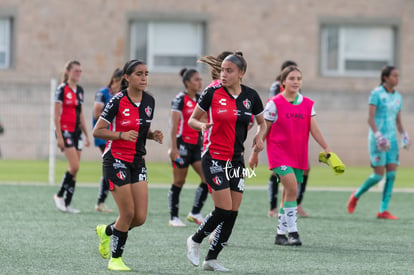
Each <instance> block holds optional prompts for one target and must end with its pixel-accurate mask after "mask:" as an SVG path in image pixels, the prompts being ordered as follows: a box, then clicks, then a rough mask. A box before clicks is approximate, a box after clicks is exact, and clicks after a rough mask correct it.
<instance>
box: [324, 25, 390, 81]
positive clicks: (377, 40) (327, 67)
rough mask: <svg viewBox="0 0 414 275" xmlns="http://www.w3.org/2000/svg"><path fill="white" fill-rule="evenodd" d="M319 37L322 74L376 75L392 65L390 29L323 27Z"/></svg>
mask: <svg viewBox="0 0 414 275" xmlns="http://www.w3.org/2000/svg"><path fill="white" fill-rule="evenodd" d="M321 38H322V41H321V45H322V47H321V50H322V52H321V57H322V62H321V65H322V74H323V75H327V76H371V75H375V76H376V75H377V74H378V71H380V70H381V68H382V67H383V66H384V65H388V64H393V65H394V63H395V52H396V28H394V27H393V26H389V27H387V26H383V27H381V26H375V27H371V26H341V25H325V26H323V27H322V35H321Z"/></svg>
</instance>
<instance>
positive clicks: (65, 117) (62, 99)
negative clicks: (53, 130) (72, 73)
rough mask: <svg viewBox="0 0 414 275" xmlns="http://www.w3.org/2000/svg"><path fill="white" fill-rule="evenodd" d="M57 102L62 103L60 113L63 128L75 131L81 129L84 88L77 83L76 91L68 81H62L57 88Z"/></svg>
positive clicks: (63, 129)
mask: <svg viewBox="0 0 414 275" xmlns="http://www.w3.org/2000/svg"><path fill="white" fill-rule="evenodd" d="M55 102H59V103H62V111H61V113H60V128H61V130H62V131H69V132H75V130H77V129H80V113H81V110H82V103H83V88H82V87H81V86H79V85H77V86H76V91H73V90H72V89H71V88H70V87H69V85H68V84H67V83H62V84H60V85H59V87H58V88H57V89H56V94H55Z"/></svg>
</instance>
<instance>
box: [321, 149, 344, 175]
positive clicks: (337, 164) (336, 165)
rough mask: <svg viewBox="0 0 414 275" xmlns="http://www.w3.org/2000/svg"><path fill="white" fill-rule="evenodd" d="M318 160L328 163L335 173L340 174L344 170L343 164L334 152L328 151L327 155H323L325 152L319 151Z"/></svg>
mask: <svg viewBox="0 0 414 275" xmlns="http://www.w3.org/2000/svg"><path fill="white" fill-rule="evenodd" d="M319 162H322V163H325V164H327V165H329V166H330V167H331V168H332V170H333V172H334V173H335V175H340V174H342V173H344V172H345V164H344V163H343V162H342V160H341V159H340V158H339V157H338V155H337V154H335V153H334V152H329V153H328V154H327V155H325V152H320V153H319Z"/></svg>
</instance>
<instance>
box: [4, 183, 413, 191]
mask: <svg viewBox="0 0 414 275" xmlns="http://www.w3.org/2000/svg"><path fill="white" fill-rule="evenodd" d="M0 185H21V186H50V185H49V184H48V183H42V182H27V181H25V182H20V181H7V182H4V181H0ZM54 186H56V188H57V187H58V186H59V184H55V185H54ZM84 186H85V187H96V188H98V183H90V182H88V183H77V184H76V187H84ZM197 186H198V185H196V184H188V185H185V186H184V188H188V189H195V188H197ZM148 187H149V188H161V189H167V188H169V187H170V184H160V183H151V182H150V183H149V184H148ZM356 188H357V187H333V186H332V187H327V186H324V187H312V186H307V187H306V192H307V191H330V192H352V191H354V190H355V189H356ZM246 190H267V185H262V186H248V185H247V186H246ZM369 191H370V192H382V189H379V188H378V187H373V188H371V189H370V190H369ZM393 192H401V193H414V188H394V189H393Z"/></svg>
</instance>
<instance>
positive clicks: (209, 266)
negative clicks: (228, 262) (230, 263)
mask: <svg viewBox="0 0 414 275" xmlns="http://www.w3.org/2000/svg"><path fill="white" fill-rule="evenodd" d="M203 269H204V270H208V271H220V272H229V271H230V269H228V268H225V267H224V266H222V265H221V264H219V263H218V262H217V260H208V261H204V262H203Z"/></svg>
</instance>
